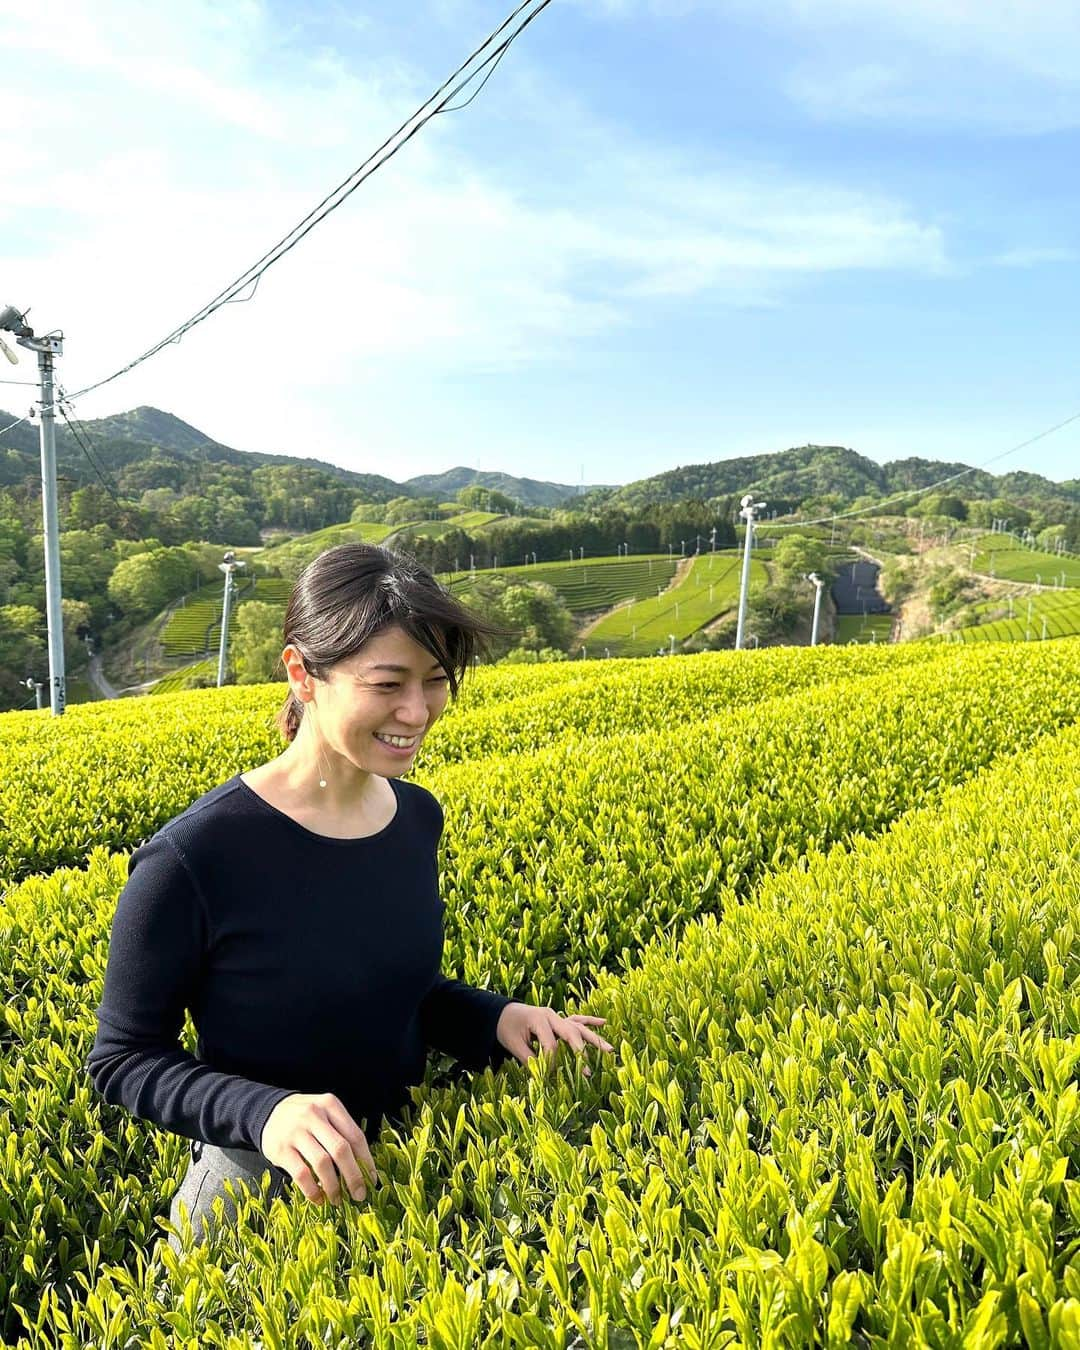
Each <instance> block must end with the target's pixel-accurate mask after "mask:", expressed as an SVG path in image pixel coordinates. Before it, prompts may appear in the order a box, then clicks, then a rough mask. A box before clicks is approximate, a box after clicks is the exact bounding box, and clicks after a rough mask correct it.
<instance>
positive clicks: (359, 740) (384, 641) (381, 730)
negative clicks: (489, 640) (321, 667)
mask: <svg viewBox="0 0 1080 1350" xmlns="http://www.w3.org/2000/svg"><path fill="white" fill-rule="evenodd" d="M329 675H330V678H329V679H328V680H326V681H323V682H317V683H316V685H315V690H316V696H315V702H316V705H317V712H316V718H317V721H318V727H319V731H320V732H321V733H322V735H323V738H324V739H325V740H326V742H327V743H328V744H329V746H330V747H331V748H332V749H333V750H336V751H337V753H338V754H340V755H343V756H344V757H345V758H346V759H348V760H349V761H351V763H353V764H355V765H356V767H357V768H358V769H362V770H364V772H366V773H377V774H379V775H380V776H381V777H383V778H393V777H394V776H395V775H397V774H401V773H406V772H407V771H408V770H409V769H410V768H411V767H412V764H413V761H414V760H415V758H416V752H417V750H418V748H419V746H420V743H421V741H422V740H423V738H424V736H425V735H426V734H427V732H428V730H429V729H430V728H431V727H432V726H433V725H434V724H435V722H436V721H437V719H438V717H439V715H440V714H441V712H442V710H443V709H444V708H445V707H446V700H447V698H448V697H449V694H450V689H449V683H448V681H447V677H446V670H445V668H444V667H443V666H442V665H440V664H439V663H438V662H437V661H436V660H435V658H434V657H433V656H432V654H431V652H429V651H428V650H427V648H426V647H421V646H420V644H419V643H417V642H414V641H413V639H412V638H411V637H409V635H408V634H407V633H406V632H405V631H404V629H401V628H397V627H393V628H387V629H384V630H383V631H382V632H381V633H378V634H377V635H376V636H375V637H373V638H369V639H368V641H367V642H366V643H365V644H364V646H363V647H362V648H361V649H360V651H359V652H357V653H355V654H354V655H353V656H350V657H348V658H347V659H346V660H345V661H342V662H340V663H339V664H338V665H336V666H334V667H333V668H332V669H331V670H330V672H329ZM389 738H393V740H395V741H400V740H402V739H404V740H405V742H406V744H404V745H402V746H397V745H394V744H391V743H390V739H389Z"/></svg>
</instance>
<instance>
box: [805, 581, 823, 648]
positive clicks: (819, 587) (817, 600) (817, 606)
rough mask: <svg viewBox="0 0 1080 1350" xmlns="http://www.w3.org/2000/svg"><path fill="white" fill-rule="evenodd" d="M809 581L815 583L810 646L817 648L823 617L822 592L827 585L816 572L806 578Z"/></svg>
mask: <svg viewBox="0 0 1080 1350" xmlns="http://www.w3.org/2000/svg"><path fill="white" fill-rule="evenodd" d="M806 579H807V581H812V582H813V583H814V590H815V594H814V622H813V626H812V627H811V630H810V646H811V647H816V646H817V635H818V619H820V617H821V592H822V591H823V590H824V589H825V583H824V582H823V581H822V579H821V578H820V577H819V576H818V574H817V573H816V572H811V573H810V574H809V576H808V577H807V578H806Z"/></svg>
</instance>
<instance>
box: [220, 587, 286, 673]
mask: <svg viewBox="0 0 1080 1350" xmlns="http://www.w3.org/2000/svg"><path fill="white" fill-rule="evenodd" d="M284 620H285V607H284V605H269V604H267V603H266V602H265V601H264V600H248V601H247V602H246V603H245V604H243V605H241V606H240V607H239V608H238V609H237V611H236V629H235V633H230V635H229V649H230V651H231V653H232V659H233V663H234V664H235V666H236V678H237V681H238V682H239V683H240V684H265V683H266V682H267V681H268V680H273V679H275V678H278V677H280V675H281V673H282V666H281V652H282V648H283V646H284V639H283V637H282V632H281V629H282V624H283V623H284Z"/></svg>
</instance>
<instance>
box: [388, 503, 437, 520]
mask: <svg viewBox="0 0 1080 1350" xmlns="http://www.w3.org/2000/svg"><path fill="white" fill-rule="evenodd" d="M438 514H439V502H438V499H437V498H435V497H393V498H391V500H390V501H388V502H387V503H386V506H385V508H384V510H383V517H382V518H383V520H384V522H385V523H386V524H387V525H406V524H408V523H409V522H410V521H415V520H431V519H432V518H434V517H436V516H438Z"/></svg>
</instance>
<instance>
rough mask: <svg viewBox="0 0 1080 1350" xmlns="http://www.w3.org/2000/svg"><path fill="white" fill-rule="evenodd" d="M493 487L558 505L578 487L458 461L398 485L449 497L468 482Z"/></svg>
mask: <svg viewBox="0 0 1080 1350" xmlns="http://www.w3.org/2000/svg"><path fill="white" fill-rule="evenodd" d="M474 485H476V486H479V487H486V488H493V489H494V490H495V491H496V492H502V493H504V494H505V495H506V496H507V497H513V498H514V499H515V501H519V502H522V503H523V504H524V505H525V506H559V505H560V504H562V503H563V502H565V501H566V499H567V498H568V497H575V496H577V495H578V491H579V490H578V488H576V487H572V486H571V485H570V484H568V483H547V482H542V481H541V480H539V479H536V478H515V477H514V476H513V475H512V474H508V473H495V472H490V471H488V470H484V469H467V468H465V467H464V465H458V467H457V468H455V469H448V470H447V471H446V473H423V474H418V475H417V476H416V477H415V478H409V479H406V481H405V482H404V483H403V484H402V487H404V488H409V489H411V490H412V491H413V492H414V493H415V494H416V495H417V496H425V497H451V496H453V495H454V493H456V492H458V491H459V490H460V489H461V488H463V487H472V486H474ZM614 490H615V489H614V488H613V487H612V486H610V485H605V484H600V483H593V484H591V485H589V487H587V488H586V489H585V491H588V492H612V491H614Z"/></svg>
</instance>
